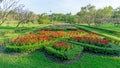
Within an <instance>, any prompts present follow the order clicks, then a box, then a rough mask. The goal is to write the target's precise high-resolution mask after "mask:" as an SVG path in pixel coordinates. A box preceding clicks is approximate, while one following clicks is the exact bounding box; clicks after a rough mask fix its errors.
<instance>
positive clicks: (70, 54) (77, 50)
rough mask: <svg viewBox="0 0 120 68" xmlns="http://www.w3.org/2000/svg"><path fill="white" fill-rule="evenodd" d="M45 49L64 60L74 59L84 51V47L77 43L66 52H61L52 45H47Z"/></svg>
mask: <svg viewBox="0 0 120 68" xmlns="http://www.w3.org/2000/svg"><path fill="white" fill-rule="evenodd" d="M45 50H46V51H47V53H48V54H51V55H53V56H54V57H57V58H60V59H63V60H72V59H75V58H76V57H77V56H78V55H80V54H81V53H82V51H83V47H81V46H76V45H75V47H74V48H73V49H71V50H68V51H65V52H60V51H58V50H56V49H54V48H52V47H45Z"/></svg>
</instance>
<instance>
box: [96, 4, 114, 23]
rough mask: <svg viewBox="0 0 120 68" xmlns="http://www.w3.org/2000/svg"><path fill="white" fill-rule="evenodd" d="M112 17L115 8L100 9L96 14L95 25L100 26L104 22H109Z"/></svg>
mask: <svg viewBox="0 0 120 68" xmlns="http://www.w3.org/2000/svg"><path fill="white" fill-rule="evenodd" d="M112 16H113V8H112V7H111V6H108V7H105V8H103V9H98V10H97V11H96V14H95V25H99V24H102V23H104V22H109V20H110V18H111V17H112Z"/></svg>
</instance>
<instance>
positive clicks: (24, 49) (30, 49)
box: [6, 45, 43, 53]
mask: <svg viewBox="0 0 120 68" xmlns="http://www.w3.org/2000/svg"><path fill="white" fill-rule="evenodd" d="M42 48H43V46H42V45H28V46H27V45H26V46H10V45H8V46H6V51H7V52H18V53H23V52H28V53H29V52H33V51H35V50H37V49H42Z"/></svg>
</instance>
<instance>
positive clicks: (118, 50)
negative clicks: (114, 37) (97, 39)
mask: <svg viewBox="0 0 120 68" xmlns="http://www.w3.org/2000/svg"><path fill="white" fill-rule="evenodd" d="M69 42H71V43H74V44H76V45H80V46H83V47H84V50H85V51H90V52H94V53H102V54H111V55H113V54H116V55H120V47H119V46H117V45H114V44H110V45H111V48H105V47H99V46H94V45H89V44H85V43H79V42H75V41H69Z"/></svg>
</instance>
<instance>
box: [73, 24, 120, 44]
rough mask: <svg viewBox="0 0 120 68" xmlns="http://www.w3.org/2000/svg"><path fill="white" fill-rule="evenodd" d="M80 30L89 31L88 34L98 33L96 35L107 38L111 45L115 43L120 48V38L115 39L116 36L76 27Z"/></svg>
mask: <svg viewBox="0 0 120 68" xmlns="http://www.w3.org/2000/svg"><path fill="white" fill-rule="evenodd" d="M75 26H76V27H77V28H78V29H82V30H85V31H87V32H93V33H96V34H98V35H100V36H103V37H105V39H108V40H109V41H110V42H111V43H115V44H116V45H119V46H120V39H119V38H118V37H114V36H111V35H107V34H103V33H100V32H96V31H91V30H90V29H88V27H87V28H86V27H84V26H83V27H84V28H82V27H80V26H78V25H75Z"/></svg>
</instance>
